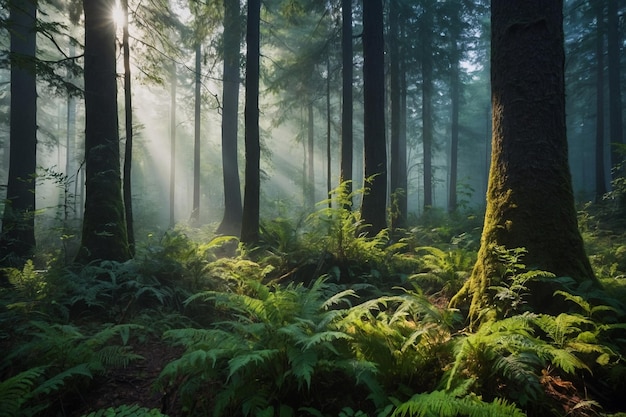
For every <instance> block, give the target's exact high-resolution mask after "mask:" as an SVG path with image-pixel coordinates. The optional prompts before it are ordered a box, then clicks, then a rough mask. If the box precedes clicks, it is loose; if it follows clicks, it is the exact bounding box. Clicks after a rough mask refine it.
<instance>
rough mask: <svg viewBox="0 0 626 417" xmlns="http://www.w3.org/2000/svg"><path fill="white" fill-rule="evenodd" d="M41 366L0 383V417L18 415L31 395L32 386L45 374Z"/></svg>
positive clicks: (44, 369)
mask: <svg viewBox="0 0 626 417" xmlns="http://www.w3.org/2000/svg"><path fill="white" fill-rule="evenodd" d="M45 371H46V368H45V367H43V366H40V367H36V368H31V369H29V370H27V371H24V372H20V373H19V374H17V375H15V376H13V377H11V378H9V379H7V380H5V381H2V382H0V404H2V407H0V416H1V417H13V416H17V415H19V412H20V410H22V405H24V404H25V403H26V402H27V401H28V399H29V398H30V397H31V395H32V390H33V386H34V385H35V384H36V383H37V381H38V380H40V379H41V378H42V377H43V375H44V374H45Z"/></svg>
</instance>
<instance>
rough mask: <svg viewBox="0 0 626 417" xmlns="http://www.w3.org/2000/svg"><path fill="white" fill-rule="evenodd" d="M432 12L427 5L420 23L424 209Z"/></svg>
mask: <svg viewBox="0 0 626 417" xmlns="http://www.w3.org/2000/svg"><path fill="white" fill-rule="evenodd" d="M432 26H433V24H432V13H431V11H430V10H429V8H428V7H427V8H426V9H425V10H424V14H423V16H422V21H421V23H420V36H421V40H420V42H421V45H422V50H421V57H420V59H421V65H422V150H423V155H424V210H427V209H429V208H430V207H432V205H433V168H432V164H433V57H432V44H431V42H432Z"/></svg>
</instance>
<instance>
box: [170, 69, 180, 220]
mask: <svg viewBox="0 0 626 417" xmlns="http://www.w3.org/2000/svg"><path fill="white" fill-rule="evenodd" d="M177 84H178V77H177V75H176V63H174V62H172V69H171V72H170V227H174V225H176V216H175V214H176V87H177Z"/></svg>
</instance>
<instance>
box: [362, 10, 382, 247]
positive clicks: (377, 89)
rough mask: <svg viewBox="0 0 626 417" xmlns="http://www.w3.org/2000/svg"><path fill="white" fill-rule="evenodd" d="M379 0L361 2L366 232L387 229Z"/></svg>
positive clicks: (363, 209) (363, 206) (364, 218)
mask: <svg viewBox="0 0 626 417" xmlns="http://www.w3.org/2000/svg"><path fill="white" fill-rule="evenodd" d="M384 62H385V59H384V43H383V5H382V0H364V1H363V99H364V121H363V130H364V141H363V144H364V153H365V179H366V180H367V181H368V184H367V185H366V187H367V189H368V190H367V191H366V193H365V195H364V196H363V203H362V205H361V219H362V220H363V222H364V223H365V224H366V225H368V233H369V234H370V235H376V234H377V233H378V232H380V231H381V230H382V229H385V228H386V227H387V144H386V140H385V108H384V103H385V100H384V96H385V68H384Z"/></svg>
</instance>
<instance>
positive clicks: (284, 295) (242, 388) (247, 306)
mask: <svg viewBox="0 0 626 417" xmlns="http://www.w3.org/2000/svg"><path fill="white" fill-rule="evenodd" d="M325 280H326V278H320V279H318V280H316V281H315V282H314V283H312V285H311V287H310V288H306V287H304V286H303V285H301V284H300V285H295V284H289V285H287V286H285V287H279V286H276V285H272V286H271V287H268V286H265V285H263V284H260V283H258V282H255V281H252V282H251V283H250V284H249V285H248V294H235V293H219V292H216V291H208V292H203V293H200V294H198V295H195V296H193V297H190V298H189V299H188V300H187V302H188V303H189V304H191V303H193V304H198V303H210V304H213V305H215V307H216V308H219V309H220V310H221V311H223V314H224V313H225V312H227V311H228V312H230V316H226V317H230V318H229V319H225V320H223V321H221V322H219V323H217V324H216V327H215V328H213V329H204V330H203V329H180V330H171V331H168V332H166V333H165V336H166V337H167V338H168V339H171V340H174V341H176V342H177V343H182V344H183V345H184V346H186V348H187V351H186V352H185V353H184V354H183V355H182V356H181V357H180V358H179V359H177V360H176V361H174V362H172V363H170V364H168V365H167V366H166V367H165V369H164V370H163V372H162V374H161V376H160V378H159V382H158V385H159V386H160V387H167V386H169V385H170V384H172V381H175V380H177V378H179V376H181V375H187V376H188V380H189V381H190V383H189V384H187V383H185V384H184V385H185V386H184V387H182V388H181V390H180V391H181V392H182V391H183V390H188V389H190V391H186V392H187V393H188V395H189V397H186V398H185V399H184V400H183V401H184V402H185V403H186V404H187V403H188V406H189V407H206V406H208V404H204V405H203V404H198V403H202V402H201V401H200V402H198V398H197V396H195V394H194V391H193V389H194V388H193V386H195V387H199V386H200V385H199V384H196V382H191V381H201V380H204V381H206V380H209V379H212V380H217V381H221V382H220V383H221V385H220V389H219V390H218V391H217V393H216V397H215V406H214V409H213V413H214V415H220V414H225V413H227V412H228V413H230V412H233V410H235V409H239V410H240V411H241V412H242V413H243V414H244V415H255V414H257V413H264V412H268V411H267V410H268V407H270V406H271V405H272V404H275V403H284V400H286V399H288V398H290V397H292V396H294V395H298V396H304V397H305V398H306V397H309V396H311V395H313V394H312V393H313V392H314V391H315V385H316V384H320V383H326V382H325V380H324V379H320V378H318V375H332V374H333V373H334V374H335V375H345V376H346V377H348V378H351V379H352V380H353V381H354V383H356V384H357V385H362V386H365V387H368V388H367V389H368V390H369V391H370V392H372V393H373V392H374V391H375V392H376V398H381V397H382V394H381V390H380V389H379V388H380V387H379V386H377V383H376V381H375V379H376V378H375V377H374V375H375V366H369V363H368V362H367V361H366V360H356V361H355V360H354V359H353V358H352V353H351V352H350V349H349V347H348V345H349V344H350V343H351V339H352V337H351V336H350V335H349V334H347V333H346V332H345V331H344V330H343V329H342V328H341V327H338V326H337V323H338V321H339V320H340V319H341V317H342V315H343V313H344V312H345V310H342V309H336V308H334V309H330V307H331V306H336V305H337V303H341V304H344V302H343V300H345V299H347V298H348V297H350V296H352V295H353V292H352V291H341V292H339V293H337V294H335V295H333V296H330V297H327V296H326V294H327V291H328V287H327V286H326V284H325ZM194 384H195V385H194ZM229 410H230V411H229Z"/></svg>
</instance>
